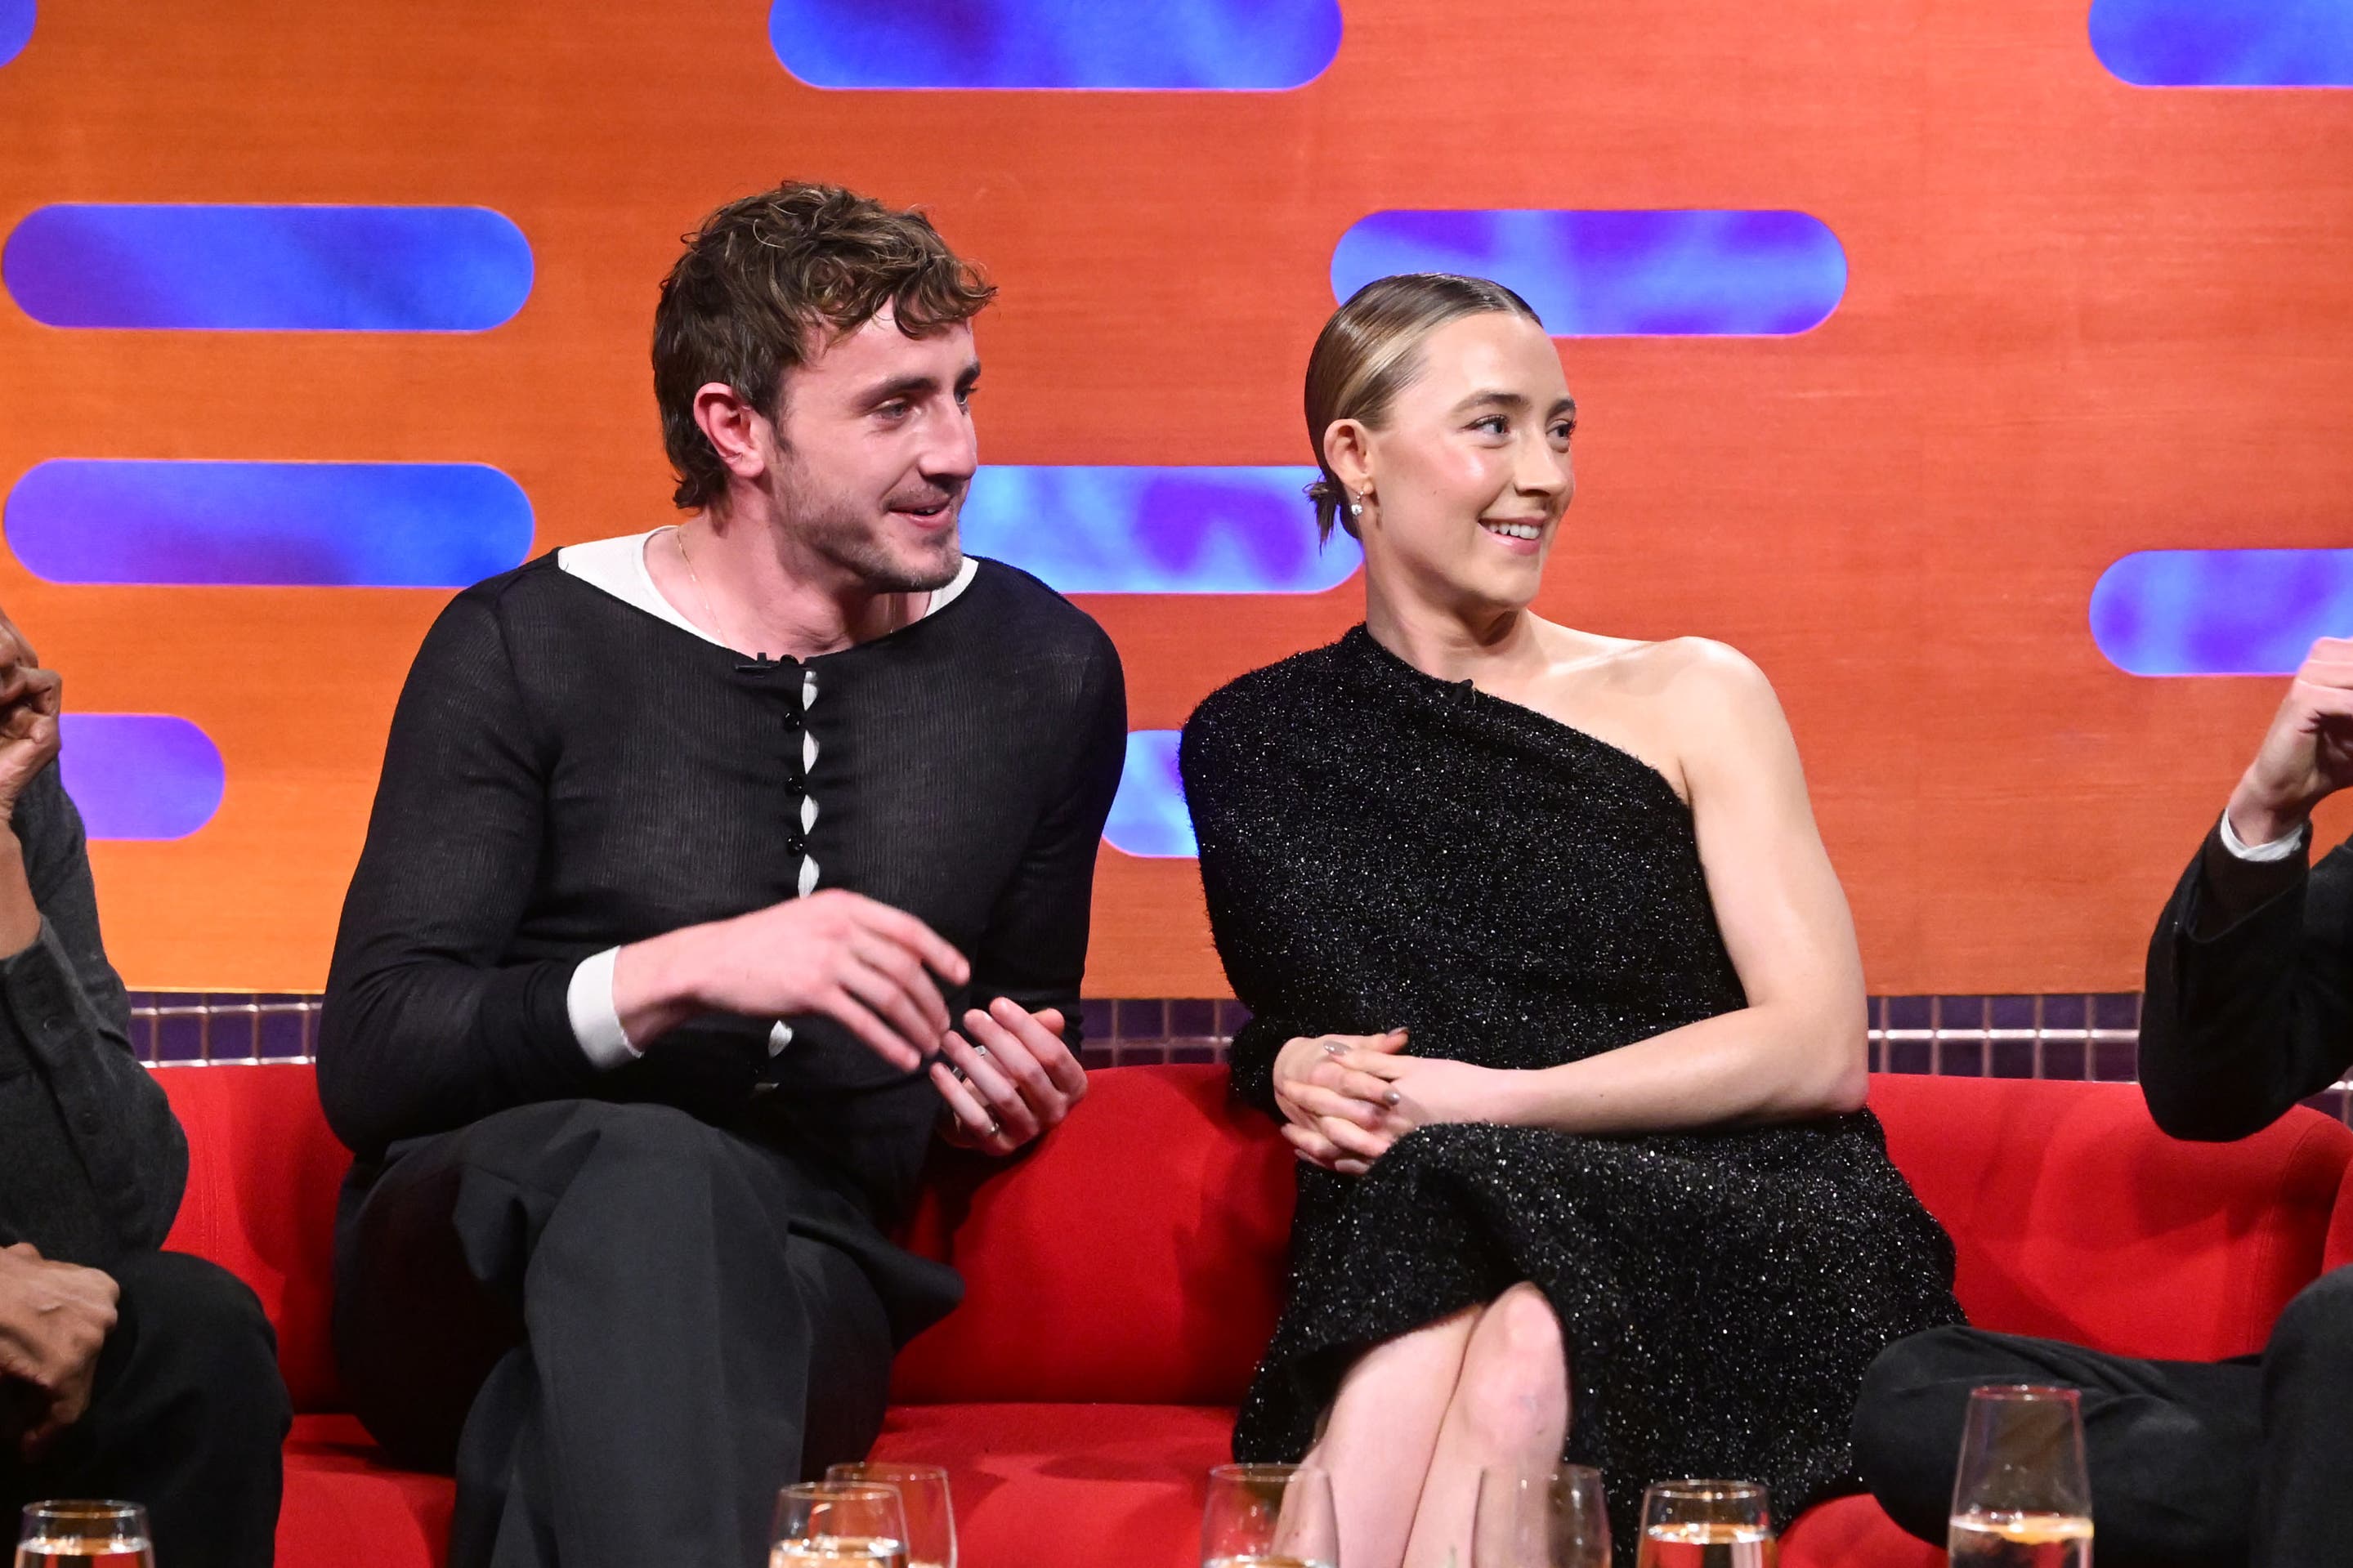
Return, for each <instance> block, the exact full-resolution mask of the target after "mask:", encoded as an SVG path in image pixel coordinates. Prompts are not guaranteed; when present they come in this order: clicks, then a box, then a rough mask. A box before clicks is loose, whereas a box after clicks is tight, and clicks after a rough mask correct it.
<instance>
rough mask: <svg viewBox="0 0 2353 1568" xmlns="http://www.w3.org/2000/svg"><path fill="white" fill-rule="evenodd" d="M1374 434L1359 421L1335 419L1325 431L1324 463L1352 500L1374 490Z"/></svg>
mask: <svg viewBox="0 0 2353 1568" xmlns="http://www.w3.org/2000/svg"><path fill="white" fill-rule="evenodd" d="M1372 442H1373V433H1372V432H1371V431H1370V430H1368V429H1366V427H1365V422H1364V421H1363V420H1361V419H1335V420H1334V421H1332V423H1331V424H1330V425H1329V426H1325V427H1324V461H1325V462H1327V463H1329V464H1331V465H1332V473H1333V477H1334V478H1335V479H1338V480H1339V481H1340V483H1341V484H1343V485H1345V487H1347V490H1348V494H1349V496H1350V497H1351V498H1352V499H1353V498H1356V497H1360V496H1365V495H1369V494H1370V493H1371V492H1372V489H1373V450H1372Z"/></svg>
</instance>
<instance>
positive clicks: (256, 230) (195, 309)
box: [0, 203, 533, 332]
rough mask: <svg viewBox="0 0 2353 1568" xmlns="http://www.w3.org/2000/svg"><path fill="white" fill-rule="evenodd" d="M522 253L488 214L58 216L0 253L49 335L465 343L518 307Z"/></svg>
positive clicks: (296, 209)
mask: <svg viewBox="0 0 2353 1568" xmlns="http://www.w3.org/2000/svg"><path fill="white" fill-rule="evenodd" d="M532 272H533V264H532V254H531V244H530V242H529V241H528V240H526V239H525V238H524V237H523V235H522V230H521V229H519V228H517V227H516V226H514V224H513V223H512V222H511V221H510V220H509V219H508V218H506V217H505V216H502V215H501V214H499V213H495V212H492V211H491V210H490V209H489V208H487V207H421V206H236V205H190V204H163V205H102V204H94V203H68V204H62V205H55V206H46V207H41V208H38V209H37V210H35V211H34V212H32V213H31V214H29V215H27V216H26V218H25V220H24V221H23V222H22V223H20V224H18V225H17V226H16V230H15V232H14V233H12V234H10V235H9V237H8V243H7V247H6V249H5V252H0V280H5V283H6V285H7V289H8V292H9V294H10V295H11V296H13V297H14V298H15V300H16V304H17V306H18V307H19V308H20V309H22V310H24V311H25V313H26V315H28V316H30V317H32V318H33V319H34V320H35V321H40V322H42V323H44V324H45V325H47V326H52V327H87V328H146V329H157V330H184V331H350V332H476V331H487V330H488V329H490V328H492V327H495V326H498V325H499V324H500V323H501V322H503V321H507V320H508V319H509V318H511V317H512V316H513V315H514V313H515V312H516V311H517V310H521V309H522V305H523V301H524V300H527V299H528V298H530V296H531V286H532Z"/></svg>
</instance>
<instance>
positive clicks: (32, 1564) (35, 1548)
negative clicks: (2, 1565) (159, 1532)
mask: <svg viewBox="0 0 2353 1568" xmlns="http://www.w3.org/2000/svg"><path fill="white" fill-rule="evenodd" d="M84 1563H91V1564H103V1565H104V1568H155V1547H154V1544H153V1540H152V1538H150V1536H149V1535H148V1533H147V1510H145V1509H143V1508H141V1507H140V1506H139V1505H138V1504H137V1503H135V1502H36V1503H27V1504H26V1505H25V1522H24V1526H23V1528H22V1529H20V1530H19V1531H17V1532H16V1568H79V1565H80V1564H84Z"/></svg>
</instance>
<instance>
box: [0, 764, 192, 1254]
mask: <svg viewBox="0 0 2353 1568" xmlns="http://www.w3.org/2000/svg"><path fill="white" fill-rule="evenodd" d="M16 835H17V839H18V841H19V842H20V843H21V844H22V845H23V847H24V858H25V875H26V880H27V881H28V882H29V883H30V885H31V888H32V892H33V902H34V903H35V904H36V905H37V907H38V908H39V910H40V911H41V931H40V935H39V936H38V937H37V938H35V939H34V942H33V944H32V945H31V946H30V947H27V948H26V949H25V950H24V951H23V952H17V953H15V954H12V955H10V956H9V957H7V958H5V959H0V1241H29V1242H32V1243H33V1244H34V1245H35V1246H37V1247H40V1248H41V1250H42V1251H43V1252H44V1253H45V1254H47V1256H49V1257H52V1258H63V1259H66V1260H68V1261H70V1262H75V1263H82V1264H88V1265H91V1266H94V1267H100V1268H103V1267H106V1266H107V1265H108V1264H109V1263H111V1261H112V1260H113V1259H114V1258H119V1257H121V1255H122V1254H124V1253H126V1252H137V1251H145V1250H149V1249H152V1248H153V1247H160V1246H162V1245H163V1241H164V1234H165V1233H166V1232H167V1231H169V1230H170V1229H171V1228H172V1218H173V1216H174V1215H175V1214H176V1213H177V1212H178V1211H179V1206H180V1192H181V1189H182V1187H183V1186H184V1185H185V1184H186V1182H187V1176H188V1145H187V1141H186V1139H185V1137H183V1136H182V1134H181V1131H180V1124H179V1122H178V1121H175V1120H174V1118H173V1115H172V1108H171V1105H170V1104H169V1102H167V1101H166V1100H164V1090H163V1089H162V1088H161V1087H160V1086H159V1085H158V1084H157V1083H156V1082H155V1079H154V1078H153V1076H152V1075H151V1074H150V1073H149V1072H148V1070H147V1069H146V1068H144V1067H143V1066H142V1065H141V1064H140V1062H139V1059H138V1058H137V1057H135V1056H134V1055H133V1054H132V1048H131V1037H130V1024H131V1010H130V1005H129V998H128V997H126V996H125V995H124V994H123V990H122V982H121V979H120V978H119V977H118V976H117V975H116V974H115V973H114V966H113V965H112V964H111V963H108V962H107V957H106V946H105V943H104V942H101V941H100V937H99V929H98V896H97V890H96V889H95V888H94V887H93V885H92V883H91V880H90V855H89V852H88V849H87V847H86V845H85V841H84V838H83V834H82V824H81V814H80V813H79V812H78V811H77V810H75V809H74V804H73V802H72V800H70V799H69V798H68V796H67V795H66V792H65V785H64V784H63V783H62V782H61V781H60V780H59V778H58V769H57V766H56V764H55V763H52V764H50V766H48V767H47V768H45V769H44V770H42V772H41V773H39V775H38V776H37V777H36V778H35V779H34V780H33V782H32V783H31V784H29V785H28V786H26V790H25V794H24V796H23V798H21V799H20V800H19V801H18V802H17V803H16Z"/></svg>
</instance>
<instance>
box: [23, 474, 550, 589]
mask: <svg viewBox="0 0 2353 1568" xmlns="http://www.w3.org/2000/svg"><path fill="white" fill-rule="evenodd" d="M5 530H6V533H7V539H8V547H9V548H10V549H11V550H12V551H14V552H16V558H17V559H18V560H19V561H21V562H23V563H24V564H25V566H26V569H27V570H29V571H31V572H33V573H34V574H37V575H38V576H41V577H45V578H47V579H48V580H49V581H51V582H53V583H121V584H213V585H237V586H272V587H307V588H462V587H465V586H467V585H468V584H472V583H478V582H480V581H481V580H482V579H483V578H485V577H489V576H492V575H495V574H498V573H501V572H504V571H506V570H508V569H509V568H510V567H513V566H516V565H519V564H521V563H522V561H523V560H524V559H525V558H526V557H527V556H528V555H529V554H530V552H531V542H532V531H533V518H532V509H531V500H530V498H529V497H527V496H525V495H524V494H523V492H522V487H521V486H519V485H517V484H516V483H515V482H514V481H513V480H512V479H509V478H508V477H507V476H506V475H504V474H502V473H501V472H500V471H499V470H498V469H496V468H490V467H487V466H485V465H483V464H480V463H223V462H158V461H132V460H109V461H94V460H82V459H70V460H68V459H60V460H57V461H52V462H47V463H41V464H39V465H37V466H36V467H35V468H31V469H30V470H28V471H27V472H26V475H25V476H24V478H22V479H19V480H17V481H16V487H15V488H14V489H11V490H10V491H9V492H8V500H7V505H6V509H5Z"/></svg>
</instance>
